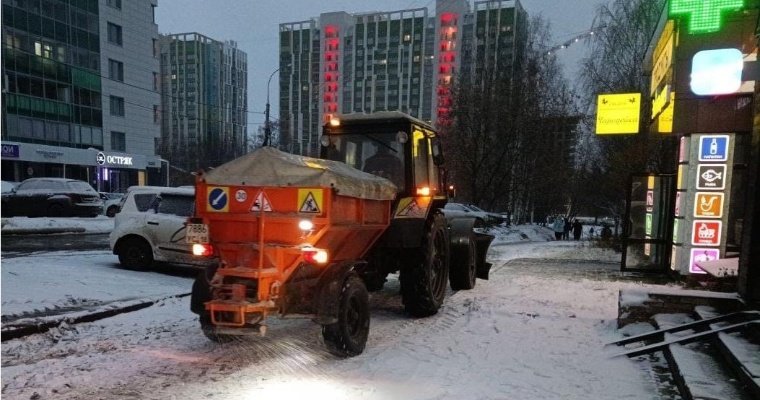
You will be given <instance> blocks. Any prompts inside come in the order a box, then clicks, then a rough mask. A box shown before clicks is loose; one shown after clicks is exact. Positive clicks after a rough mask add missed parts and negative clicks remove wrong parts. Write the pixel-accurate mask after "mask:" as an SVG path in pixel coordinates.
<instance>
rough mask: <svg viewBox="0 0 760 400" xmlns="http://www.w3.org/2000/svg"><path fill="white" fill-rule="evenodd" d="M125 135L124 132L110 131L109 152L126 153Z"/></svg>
mask: <svg viewBox="0 0 760 400" xmlns="http://www.w3.org/2000/svg"><path fill="white" fill-rule="evenodd" d="M126 136H127V135H126V134H124V132H116V131H111V150H114V151H127V137H126Z"/></svg>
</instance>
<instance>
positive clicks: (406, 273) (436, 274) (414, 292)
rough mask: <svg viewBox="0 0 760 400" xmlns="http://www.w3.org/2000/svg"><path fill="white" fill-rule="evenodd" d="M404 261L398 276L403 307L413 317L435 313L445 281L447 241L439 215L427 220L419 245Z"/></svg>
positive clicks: (447, 263) (442, 217)
mask: <svg viewBox="0 0 760 400" xmlns="http://www.w3.org/2000/svg"><path fill="white" fill-rule="evenodd" d="M404 262H405V265H404V266H403V268H401V274H400V276H399V279H400V280H401V297H402V300H403V302H404V309H405V310H406V312H408V313H409V314H411V315H412V316H415V317H427V316H429V315H433V314H435V313H437V312H438V309H439V308H440V307H441V304H443V299H444V297H445V295H446V286H447V284H448V281H449V242H448V238H447V236H446V218H445V217H444V216H443V215H441V214H435V215H434V216H433V218H432V219H431V220H430V221H429V222H428V224H427V232H426V233H425V240H424V241H423V243H422V246H420V247H418V248H417V249H415V250H414V252H413V253H412V254H409V255H408V256H407V257H406V260H405V261H404Z"/></svg>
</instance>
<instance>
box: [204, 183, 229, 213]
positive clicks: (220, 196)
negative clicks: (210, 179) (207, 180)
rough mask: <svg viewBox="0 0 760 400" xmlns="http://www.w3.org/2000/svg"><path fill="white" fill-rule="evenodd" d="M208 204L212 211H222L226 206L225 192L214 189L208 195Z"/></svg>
mask: <svg viewBox="0 0 760 400" xmlns="http://www.w3.org/2000/svg"><path fill="white" fill-rule="evenodd" d="M208 204H209V205H210V206H211V208H213V209H214V210H217V211H219V210H222V209H224V207H226V206H227V192H225V191H224V190H222V189H220V188H215V189H213V190H212V191H210V192H209V194H208Z"/></svg>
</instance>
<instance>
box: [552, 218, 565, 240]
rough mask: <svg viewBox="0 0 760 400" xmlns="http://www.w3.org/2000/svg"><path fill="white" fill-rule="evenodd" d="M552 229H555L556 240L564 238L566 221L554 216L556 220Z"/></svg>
mask: <svg viewBox="0 0 760 400" xmlns="http://www.w3.org/2000/svg"><path fill="white" fill-rule="evenodd" d="M552 230H553V231H554V238H555V239H556V240H560V239H562V234H563V232H564V231H565V222H564V221H562V218H560V217H554V222H553V223H552Z"/></svg>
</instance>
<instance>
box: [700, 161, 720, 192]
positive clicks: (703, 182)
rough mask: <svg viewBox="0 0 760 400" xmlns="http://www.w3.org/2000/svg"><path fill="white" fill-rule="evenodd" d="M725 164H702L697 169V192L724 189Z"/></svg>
mask: <svg viewBox="0 0 760 400" xmlns="http://www.w3.org/2000/svg"><path fill="white" fill-rule="evenodd" d="M725 176H726V165H725V164H702V165H699V166H698V167H697V189H698V190H713V189H717V190H723V189H725V188H726V179H725Z"/></svg>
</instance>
